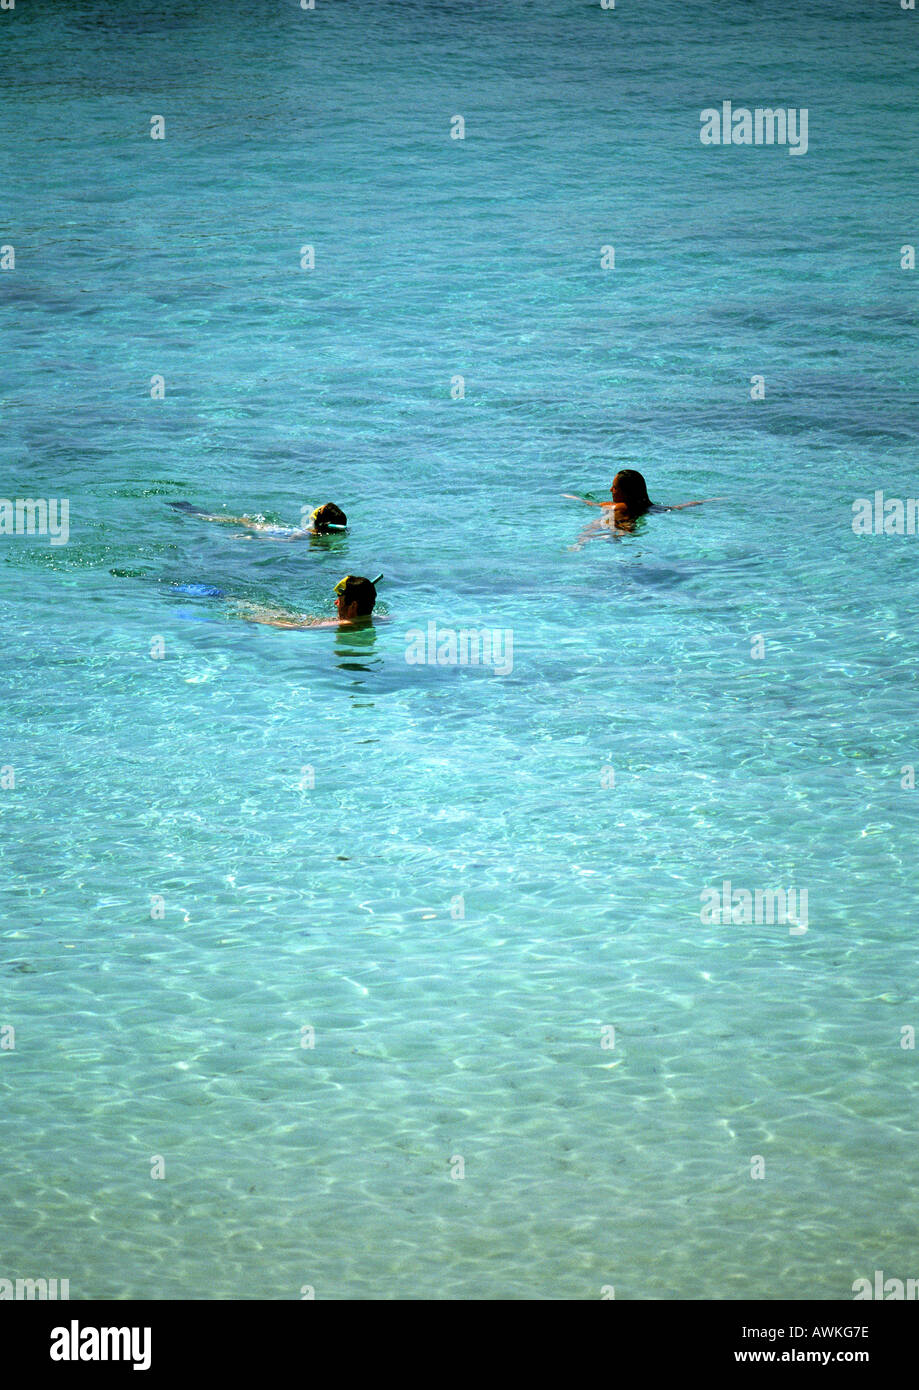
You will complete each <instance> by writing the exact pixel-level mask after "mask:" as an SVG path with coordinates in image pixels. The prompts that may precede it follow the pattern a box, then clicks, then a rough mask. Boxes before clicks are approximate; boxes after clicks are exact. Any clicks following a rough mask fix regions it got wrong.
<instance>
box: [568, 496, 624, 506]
mask: <svg viewBox="0 0 919 1390" xmlns="http://www.w3.org/2000/svg"><path fill="white" fill-rule="evenodd" d="M562 496H563V497H567V498H568V500H569V502H586V504H587V506H588V507H612V506H613V503H612V502H592V501H591V500H590V498H589V497H578V496H576V495H575V493H573V492H563V493H562Z"/></svg>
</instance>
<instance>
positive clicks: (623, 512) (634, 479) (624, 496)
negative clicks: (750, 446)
mask: <svg viewBox="0 0 919 1390" xmlns="http://www.w3.org/2000/svg"><path fill="white" fill-rule="evenodd" d="M610 492H611V493H612V497H613V500H612V502H594V501H593V499H592V498H590V497H577V496H575V495H574V494H573V493H571V492H566V493H564V494H563V496H565V497H567V498H569V499H570V500H571V501H572V502H586V504H587V506H588V507H599V508H600V509H601V510H602V512H603V516H601V517H598V518H597V520H596V521H594V522H592V523H591V524H590V526H588V527H587V528H586V529H585V530H584V531H583V532H582V534H581V536H580V539H579V540H578V544H577V545H576V546H573V547H572V549H574V550H580V548H581V546H582V545H583V544H584V543H585V542H586V541H588V540H590V539H591V537H592V536H594V535H597V534H598V533H599V532H600V531H603V530H608V531H613V532H616V531H634V529H635V522H636V521H637V520H638V518H639V517H640V516H644V515H645V513H646V512H679V511H682V510H683V509H684V508H685V507H701V505H702V503H703V502H722V501H724V499H723V498H721V497H700V498H699V500H698V501H697V502H676V503H672V504H671V505H669V506H658V504H657V503H655V502H652V501H651V498H650V497H649V496H648V485H647V483H646V482H645V480H644V478H643V476H642V475H641V473H638V472H637V471H636V470H635V469H634V468H623V469H622V470H621V471H620V472H619V473H617V474H616V476H615V478H614V479H613V485H612V487H611V488H610Z"/></svg>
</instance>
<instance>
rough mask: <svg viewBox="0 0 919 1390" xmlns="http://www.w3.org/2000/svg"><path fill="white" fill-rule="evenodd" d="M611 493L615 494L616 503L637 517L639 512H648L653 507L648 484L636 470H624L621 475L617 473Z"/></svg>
mask: <svg viewBox="0 0 919 1390" xmlns="http://www.w3.org/2000/svg"><path fill="white" fill-rule="evenodd" d="M610 492H611V493H612V494H613V501H614V502H616V503H622V505H623V506H625V507H627V508H628V510H629V511H630V512H632V513H634V514H636V515H637V514H638V513H639V512H646V511H647V510H648V508H649V507H650V506H651V498H650V497H649V496H648V488H647V484H646V483H645V480H644V478H643V477H642V476H641V474H640V473H636V471H635V469H634V468H623V470H622V472H621V473H617V474H616V476H615V478H614V479H613V486H612V487H611V488H610Z"/></svg>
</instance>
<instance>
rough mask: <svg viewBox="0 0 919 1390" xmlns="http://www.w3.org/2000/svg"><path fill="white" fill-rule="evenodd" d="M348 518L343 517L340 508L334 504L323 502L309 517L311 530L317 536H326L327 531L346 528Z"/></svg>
mask: <svg viewBox="0 0 919 1390" xmlns="http://www.w3.org/2000/svg"><path fill="white" fill-rule="evenodd" d="M347 524H348V518H347V517H346V516H345V514H344V512H343V511H342V509H341V507H336V505H335V503H334V502H325V503H323V505H322V506H321V507H317V508H316V510H315V511H314V512H313V514H312V516H311V517H310V526H311V528H312V530H314V531H316V532H318V533H319V535H321V536H322V535H328V533H329V531H331V530H333V529H335V530H337V529H340V528H341V527H342V526H347Z"/></svg>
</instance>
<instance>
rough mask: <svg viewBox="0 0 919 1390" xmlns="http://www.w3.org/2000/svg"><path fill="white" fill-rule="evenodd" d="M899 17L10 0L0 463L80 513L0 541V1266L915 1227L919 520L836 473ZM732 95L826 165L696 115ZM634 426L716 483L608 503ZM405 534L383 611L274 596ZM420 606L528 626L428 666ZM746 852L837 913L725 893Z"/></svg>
mask: <svg viewBox="0 0 919 1390" xmlns="http://www.w3.org/2000/svg"><path fill="white" fill-rule="evenodd" d="M917 25H919V18H917V16H916V15H915V14H911V13H908V12H904V11H902V10H901V9H900V8H899V7H898V6H896V5H894V4H892V3H891V4H887V5H883V4H874V5H872V6H869V7H866V6H863V5H861V4H856V3H854V0H842V3H839V4H835V5H833V6H827V5H824V4H818V3H816V0H809V2H806V3H794V4H792V3H790V0H782V2H781V3H776V4H774V5H771V6H769V7H768V21H767V18H766V15H765V7H762V6H758V5H754V4H751V3H735V4H732V5H730V6H724V5H717V4H710V3H706V4H703V3H699V2H698V0H688V3H685V4H681V5H679V6H672V5H664V4H658V3H649V4H642V5H638V4H630V3H627V2H626V0H621V2H620V3H618V4H617V6H616V8H615V9H614V10H611V11H605V10H603V9H602V8H601V7H600V5H599V3H588V0H531V2H530V3H525V0H494V3H491V2H490V3H485V0H471V2H470V3H466V4H463V3H435V0H417V2H416V0H377V3H369V0H366V2H365V0H317V3H316V8H315V10H313V11H303V10H302V9H301V8H300V7H299V5H297V4H296V3H295V2H294V0H286V3H281V0H278V3H268V0H262V2H261V3H243V0H235V3H227V4H222V5H220V6H214V5H205V4H201V3H192V0H131V3H125V4H122V5H117V6H113V5H110V4H105V3H102V0H73V3H68V4H58V3H44V4H34V5H28V4H25V3H20V4H18V5H17V6H16V8H15V10H14V11H11V12H7V13H5V14H3V15H2V16H0V46H2V48H0V53H2V58H0V61H2V66H3V70H4V91H5V103H4V118H3V139H2V145H0V177H2V186H3V189H4V196H3V200H2V202H3V226H2V235H0V241H2V242H3V244H9V245H12V246H14V247H15V268H14V269H11V270H9V271H6V272H0V295H2V300H3V311H4V323H5V330H4V350H3V357H2V375H0V418H2V425H3V428H2V430H0V493H2V495H3V497H6V498H9V499H15V498H26V497H31V498H61V497H65V498H67V499H69V505H70V534H69V540H68V542H67V544H62V545H52V544H51V543H50V539H49V538H47V537H43V536H37V535H13V536H2V537H0V616H2V623H3V634H4V642H3V645H4V659H3V669H2V677H0V691H2V714H3V717H2V728H0V765H2V766H3V768H4V769H12V782H11V779H10V775H9V772H7V773H6V775H5V777H4V779H3V780H4V787H3V790H0V841H2V847H0V911H2V927H0V943H2V950H0V1025H6V1026H10V1025H12V1026H13V1027H14V1029H15V1047H14V1048H12V1049H7V1050H3V1051H0V1097H2V1111H0V1114H2V1131H3V1134H4V1138H3V1153H4V1175H3V1185H2V1186H3V1209H2V1215H0V1232H2V1240H0V1247H2V1251H3V1257H2V1267H0V1276H2V1277H9V1278H12V1277H16V1276H44V1277H58V1278H64V1277H66V1278H69V1279H70V1290H71V1297H72V1298H74V1299H87V1298H142V1299H166V1298H188V1299H227V1298H270V1299H298V1298H300V1297H301V1295H302V1292H303V1290H304V1288H305V1287H306V1286H309V1288H311V1289H313V1290H314V1291H315V1296H316V1297H317V1298H329V1299H352V1298H357V1299H365V1298H398V1299H420V1298H438V1299H452V1298H462V1299H472V1298H485V1299H499V1298H501V1299H503V1298H512V1299H532V1298H536V1299H579V1298H599V1297H601V1290H602V1289H603V1288H604V1286H614V1287H615V1290H616V1297H617V1298H626V1299H654V1298H661V1299H673V1298H684V1299H685V1298H688V1299H713V1298H714V1299H731V1298H756V1299H778V1298H790V1299H804V1298H818V1299H839V1298H851V1296H852V1295H851V1288H852V1283H853V1281H854V1280H855V1279H856V1278H858V1277H860V1276H862V1275H869V1276H870V1275H871V1274H872V1272H873V1271H874V1270H875V1269H882V1270H884V1271H885V1273H886V1274H888V1275H893V1276H897V1277H899V1278H901V1279H905V1278H907V1277H915V1276H919V1263H917V1254H916V1252H917V1235H919V1208H917V1202H916V1198H915V1191H914V1183H913V1181H912V1170H913V1167H914V1160H915V1152H916V1142H917V1114H919V1109H917V1103H919V1085H917V1071H916V1068H917V1065H919V1064H917V1061H916V1052H915V1050H912V1049H910V1048H909V1047H906V1046H903V1045H902V1044H903V1040H904V1037H905V1034H904V1033H903V1030H904V1029H908V1028H910V1027H916V1026H917V1025H919V984H917V970H916V966H917V950H916V930H917V928H916V900H915V886H914V876H915V845H916V834H917V828H919V819H917V812H916V806H917V800H916V797H917V796H919V793H917V792H915V791H912V790H910V789H909V782H910V776H909V773H908V772H906V771H904V769H907V768H909V767H912V766H914V765H915V764H916V763H919V743H917V730H916V708H917V706H916V701H917V694H919V684H917V664H916V661H917V632H916V613H917V603H916V600H917V559H916V556H917V551H916V547H917V545H919V539H917V538H916V537H909V536H896V535H892V536H886V535H881V536H868V537H863V536H858V535H855V534H854V533H853V530H852V524H851V523H852V503H853V499H855V498H856V497H861V496H865V497H870V496H873V493H874V491H875V490H876V489H884V490H885V492H886V494H887V495H889V496H895V497H902V498H905V497H907V496H909V495H911V494H913V495H915V494H916V493H917V481H916V468H915V453H916V444H915V438H916V419H917V415H916V380H917V375H916V373H917V366H919V362H917V351H916V331H915V295H916V279H915V275H914V274H913V273H911V272H909V271H905V270H903V269H902V268H901V261H900V248H901V246H902V245H903V244H904V243H910V242H911V241H912V242H915V240H916V238H917V236H919V228H917V223H916V212H917V204H916V197H915V168H916V164H917V156H919V136H917V127H916V122H915V115H914V97H913V92H914V90H915V82H916V77H917V71H916V69H917V64H916V44H917V41H919V36H917V29H916V26H917ZM726 99H730V100H732V101H733V102H734V104H735V106H736V105H741V104H743V103H746V104H748V105H750V106H753V105H764V106H783V107H794V108H807V109H808V111H809V148H808V151H807V153H806V155H803V156H791V155H789V153H788V151H787V149H784V148H764V147H762V148H747V147H733V146H731V147H724V148H721V147H719V148H708V147H706V146H703V145H702V144H701V143H700V140H699V115H700V111H701V110H702V109H703V108H705V107H708V106H720V104H721V102H722V100H726ZM457 114H461V115H462V116H463V118H464V121H465V138H464V139H462V140H460V139H453V138H451V121H452V119H453V117H454V116H455V115H457ZM154 115H161V116H162V117H163V118H164V120H165V139H163V140H155V139H152V138H151V133H150V132H151V124H150V122H151V117H152V116H154ZM304 246H311V247H312V248H313V252H314V259H315V265H314V268H313V269H311V270H304V269H301V254H302V248H303V247H304ZM604 246H614V247H615V266H614V268H612V269H609V270H604V269H603V268H602V266H601V249H602V248H603V247H604ZM757 374H759V375H762V377H763V378H764V383H765V398H764V399H762V400H754V399H752V398H751V378H752V377H754V376H755V375H757ZM155 376H161V377H162V379H163V383H164V389H165V395H164V396H163V397H162V398H157V397H156V396H155V395H152V394H151V391H152V390H155V388H154V387H152V386H151V381H152V379H153V378H154V377H155ZM457 377H462V378H463V383H462V388H463V390H464V394H463V395H462V396H458V391H459V389H460V388H459V387H458V385H457V382H456V378H457ZM619 468H636V469H639V470H640V471H641V472H643V473H644V474H645V476H646V478H647V480H648V487H649V491H650V493H651V496H652V498H653V499H654V500H655V501H657V502H663V503H677V502H685V501H689V500H694V499H697V498H714V497H717V498H721V499H723V500H719V501H716V502H710V503H707V504H706V505H705V506H703V507H698V508H692V509H688V510H684V511H674V512H668V513H662V514H655V515H652V516H649V517H647V518H645V519H643V520H641V521H640V522H639V523H638V524H637V526H636V528H635V531H634V532H633V533H631V534H627V535H622V536H620V537H616V538H611V537H607V538H599V539H595V540H591V541H589V542H588V543H586V544H584V545H582V546H581V547H580V548H575V547H576V545H577V542H578V537H579V535H580V533H581V531H582V528H583V527H584V526H585V525H586V524H587V523H588V522H589V521H590V520H591V519H592V515H593V514H592V513H591V512H590V511H589V510H588V509H587V508H586V507H583V506H582V505H581V504H579V503H577V502H573V501H567V500H565V499H564V498H563V494H564V493H585V492H590V493H592V494H593V495H594V496H595V497H597V498H602V497H603V496H606V495H608V489H609V485H610V482H611V479H612V475H613V473H614V472H615V471H616V470H617V469H619ZM182 500H185V501H188V502H191V503H193V504H195V505H200V506H204V507H206V508H209V509H212V510H214V511H226V512H227V513H228V514H231V515H236V514H241V513H244V512H245V513H249V514H255V513H257V514H260V515H263V516H264V517H266V518H267V519H268V520H269V521H271V522H274V523H276V524H278V525H280V526H294V525H296V524H297V523H298V522H299V519H300V515H301V508H303V507H307V508H308V509H311V508H312V507H313V506H316V505H318V504H319V503H321V502H324V501H327V500H334V501H336V502H337V503H338V504H339V505H341V506H342V507H343V508H344V509H345V511H346V512H347V514H348V518H349V523H350V526H349V531H348V532H347V534H345V535H342V536H338V537H335V538H333V539H331V540H327V541H323V542H318V543H315V542H314V543H312V544H311V543H303V542H300V543H296V542H292V543H284V542H282V541H279V540H276V539H271V538H264V537H261V536H258V535H254V534H253V533H251V532H248V531H246V530H245V529H243V528H241V527H238V526H218V525H214V524H212V523H208V522H205V521H201V520H199V519H197V518H195V517H194V516H191V515H188V514H183V513H182V512H180V511H177V510H175V509H172V508H170V507H169V506H168V505H167V504H168V503H169V502H170V501H182ZM381 571H382V573H383V574H384V576H385V578H384V579H383V580H382V581H381V583H380V585H379V606H378V615H379V618H380V621H378V622H376V623H375V625H374V627H373V628H372V629H371V630H369V631H363V632H357V631H352V632H348V631H344V630H343V631H339V632H336V631H333V630H328V629H324V630H316V631H287V630H280V629H277V628H273V627H268V626H260V625H255V624H252V623H247V622H245V621H242V620H241V618H240V607H241V605H243V604H247V603H248V604H253V603H254V604H261V605H268V606H273V607H284V608H286V609H289V610H292V611H295V612H301V613H308V614H321V615H325V616H331V614H332V611H333V610H332V603H331V600H332V587H333V585H334V583H335V582H336V581H337V580H338V579H339V578H340V577H341V576H342V575H343V574H345V573H347V572H351V573H354V574H363V575H368V576H370V577H373V576H374V575H376V574H378V573H379V572H381ZM182 586H185V587H182ZM189 586H190V587H189ZM197 586H200V587H197ZM212 591H213V592H212ZM431 622H433V623H435V624H436V625H437V628H438V630H451V631H457V630H460V629H481V628H483V627H487V628H489V629H494V630H498V631H500V632H502V633H510V634H511V643H512V646H511V647H510V648H507V649H506V650H507V652H508V653H509V655H510V656H511V661H510V663H509V666H510V669H508V670H506V672H505V673H504V674H498V673H497V672H496V671H495V670H494V669H493V668H492V667H489V666H488V665H486V664H480V665H478V666H473V665H439V664H431V663H428V662H425V663H423V664H418V663H412V662H409V661H407V660H406V652H407V650H408V644H407V634H410V633H411V632H412V631H413V630H417V629H420V630H421V631H422V632H424V633H427V631H428V624H429V623H431ZM758 638H759V639H762V640H761V643H760V645H759V647H757V639H758ZM757 650H760V651H761V652H762V655H754V652H755V651H757ZM159 652H162V655H157V654H156V653H159ZM151 653H153V654H151ZM505 664H506V665H507V664H508V663H505ZM904 783H906V785H904ZM724 879H729V880H731V882H732V883H733V884H734V885H735V886H736V887H741V888H745V889H748V890H751V891H752V890H755V889H773V888H778V887H786V888H788V887H792V886H794V887H796V888H797V889H798V890H801V889H806V890H807V893H808V921H807V930H806V932H795V931H793V930H791V929H790V928H789V926H788V925H781V924H772V923H753V924H738V923H729V924H725V925H722V924H714V925H709V924H707V923H703V921H702V920H701V917H700V895H701V894H702V892H703V891H704V890H705V889H706V887H709V886H712V885H717V886H720V885H721V883H722V881H723V880H724ZM610 1029H614V1030H615V1031H614V1033H611V1032H610V1031H609V1030H610ZM309 1030H313V1032H312V1033H311V1032H310V1031H309ZM604 1030H606V1031H604ZM612 1039H614V1041H615V1046H609V1043H610V1041H611V1040H612ZM310 1043H312V1044H313V1045H312V1046H310V1045H308V1044H310ZM604 1044H606V1045H604ZM757 1159H759V1160H761V1161H762V1162H761V1165H759V1167H761V1168H762V1170H763V1175H762V1176H753V1175H752V1173H753V1171H754V1169H756V1168H757V1164H756V1160H757ZM160 1171H162V1172H163V1176H162V1177H159V1178H158V1177H154V1176H151V1173H153V1172H160Z"/></svg>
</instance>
